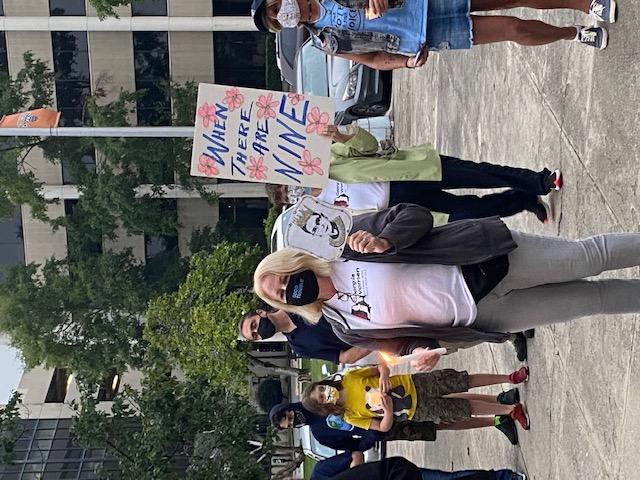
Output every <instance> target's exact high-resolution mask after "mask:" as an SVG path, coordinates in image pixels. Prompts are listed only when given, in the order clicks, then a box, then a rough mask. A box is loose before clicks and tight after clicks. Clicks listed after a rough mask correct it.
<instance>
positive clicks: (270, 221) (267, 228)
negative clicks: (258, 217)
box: [263, 205, 282, 247]
mask: <svg viewBox="0 0 640 480" xmlns="http://www.w3.org/2000/svg"><path fill="white" fill-rule="evenodd" d="M281 213H282V208H279V207H276V206H275V205H272V206H271V208H269V213H268V214H267V218H265V219H264V222H263V225H264V235H265V237H266V238H267V245H269V247H270V246H271V233H272V232H273V225H274V224H275V223H276V220H277V219H278V216H279V215H280V214H281Z"/></svg>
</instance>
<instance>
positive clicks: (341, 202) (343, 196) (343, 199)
mask: <svg viewBox="0 0 640 480" xmlns="http://www.w3.org/2000/svg"><path fill="white" fill-rule="evenodd" d="M333 204H334V205H337V206H339V207H343V208H349V195H348V194H347V185H346V184H344V183H342V182H336V192H335V198H334V199H333Z"/></svg>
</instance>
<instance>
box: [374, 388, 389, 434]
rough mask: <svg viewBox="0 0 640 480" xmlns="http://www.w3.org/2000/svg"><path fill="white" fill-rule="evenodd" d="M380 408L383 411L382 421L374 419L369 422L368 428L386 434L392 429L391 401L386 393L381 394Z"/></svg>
mask: <svg viewBox="0 0 640 480" xmlns="http://www.w3.org/2000/svg"><path fill="white" fill-rule="evenodd" d="M382 408H383V409H384V416H383V417H382V420H378V419H377V418H374V419H373V420H371V425H370V426H369V428H370V429H371V430H377V431H379V432H388V431H389V430H391V427H393V400H391V397H390V396H389V395H387V394H386V393H383V394H382Z"/></svg>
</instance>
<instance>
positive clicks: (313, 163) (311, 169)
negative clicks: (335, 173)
mask: <svg viewBox="0 0 640 480" xmlns="http://www.w3.org/2000/svg"><path fill="white" fill-rule="evenodd" d="M298 165H300V166H301V167H302V171H303V172H304V174H305V175H313V174H314V173H317V174H318V175H323V174H324V170H322V168H320V165H322V161H321V160H320V158H318V157H316V158H313V159H312V158H311V152H310V151H309V150H305V151H304V152H302V160H300V161H299V162H298Z"/></svg>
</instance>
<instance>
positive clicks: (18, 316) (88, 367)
mask: <svg viewBox="0 0 640 480" xmlns="http://www.w3.org/2000/svg"><path fill="white" fill-rule="evenodd" d="M153 294H154V292H153V291H151V290H150V289H149V287H148V284H147V282H146V281H145V271H144V266H143V265H140V264H138V263H136V262H135V260H134V259H133V258H132V257H131V255H130V253H129V252H125V253H121V254H115V253H110V252H106V253H104V254H102V255H96V256H85V257H82V258H79V259H74V260H73V261H72V260H64V261H61V260H53V259H52V260H49V261H47V262H46V263H45V264H44V265H42V266H41V268H39V267H38V266H36V265H34V264H30V265H19V266H15V267H13V268H11V269H10V270H9V271H8V273H7V277H6V281H5V282H3V283H2V284H1V285H0V330H2V331H3V332H6V333H7V334H8V335H9V336H10V338H11V342H12V344H13V345H14V346H15V347H17V348H19V349H20V350H21V352H22V355H23V357H24V360H25V362H26V363H27V366H29V367H34V366H36V365H39V364H45V365H47V366H50V367H67V368H70V369H71V370H72V371H74V372H75V373H76V374H77V375H78V378H79V379H80V380H83V379H84V380H86V381H87V382H89V383H91V382H93V383H96V382H97V381H98V380H99V379H101V378H102V377H103V376H104V373H105V372H106V371H108V370H109V369H111V368H116V369H117V370H118V371H122V370H124V369H125V368H126V366H127V365H130V366H132V367H137V366H139V365H140V362H141V358H142V354H143V352H144V348H145V342H144V340H143V339H142V327H141V315H142V313H144V310H145V308H146V305H147V302H148V299H149V297H150V296H151V295H153Z"/></svg>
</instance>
